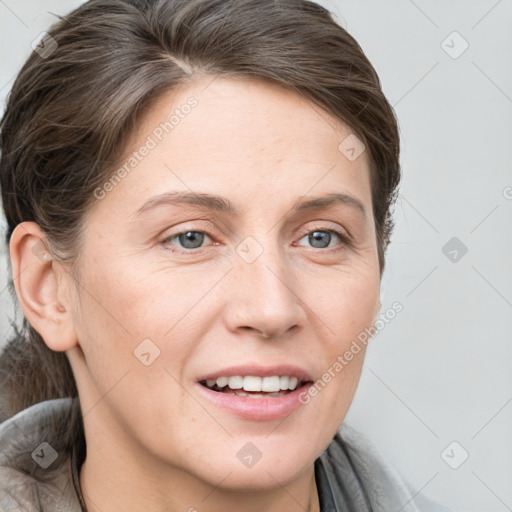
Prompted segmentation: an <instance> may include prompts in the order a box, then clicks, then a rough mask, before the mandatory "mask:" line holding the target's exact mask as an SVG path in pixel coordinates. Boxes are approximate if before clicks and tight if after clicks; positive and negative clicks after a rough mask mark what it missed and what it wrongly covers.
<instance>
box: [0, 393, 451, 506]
mask: <svg viewBox="0 0 512 512" xmlns="http://www.w3.org/2000/svg"><path fill="white" fill-rule="evenodd" d="M73 408H79V404H78V401H77V400H76V399H70V398H69V399H58V400H49V401H47V402H42V403H39V404H36V405H34V406H32V407H29V408H28V409H25V410H24V411H21V412H20V413H18V414H17V415H16V416H14V417H13V418H11V419H9V420H7V421H5V422H4V423H2V424H0V512H14V511H16V512H19V511H24V512H36V511H37V512H42V511H44V512H61V511H62V512H63V511H66V512H83V511H85V510H86V508H85V504H84V502H83V498H82V495H81V492H80V485H79V478H78V475H79V458H77V453H76V450H75V449H74V447H71V449H70V448H69V447H67V446H66V445H65V444H64V443H63V441H62V439H59V438H57V439H49V438H48V435H49V434H48V433H49V432H50V431H51V430H50V425H55V422H57V423H58V424H60V426H61V427H62V428H64V429H65V428H66V424H69V423H66V422H67V421H68V420H69V418H70V413H71V412H73ZM75 412H76V409H75ZM315 478H316V483H317V488H318V494H319V498H320V505H321V510H322V512H399V511H400V512H450V511H449V510H448V509H446V508H444V507H442V506H441V505H439V504H438V503H435V502H433V501H431V500H429V499H427V498H426V497H425V496H421V495H420V494H418V493H416V492H414V491H413V490H412V489H411V487H410V486H409V485H407V484H406V482H405V481H404V480H403V479H402V478H400V476H399V475H398V474H397V472H396V471H395V470H394V469H393V468H392V466H390V465H389V464H387V463H386V462H384V460H383V459H382V458H381V457H380V456H379V454H378V453H377V452H376V451H375V449H374V448H373V446H372V445H371V444H370V443H369V442H368V441H367V440H366V439H364V437H362V436H361V434H359V433H358V432H357V431H355V430H354V429H352V428H351V427H349V426H348V425H346V424H345V423H344V424H343V425H342V426H341V428H340V431H339V432H338V433H337V434H336V436H335V437H334V439H333V440H332V442H331V443H330V444H329V446H328V447H327V449H326V450H325V451H324V452H323V453H322V454H321V455H320V457H319V458H318V459H317V460H316V461H315Z"/></svg>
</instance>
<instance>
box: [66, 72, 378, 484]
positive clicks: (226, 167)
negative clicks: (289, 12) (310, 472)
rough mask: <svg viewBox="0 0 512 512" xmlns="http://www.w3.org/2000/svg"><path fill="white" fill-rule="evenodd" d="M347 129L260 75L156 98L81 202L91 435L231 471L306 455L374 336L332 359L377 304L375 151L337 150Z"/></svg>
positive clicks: (322, 435)
mask: <svg viewBox="0 0 512 512" xmlns="http://www.w3.org/2000/svg"><path fill="white" fill-rule="evenodd" d="M210 82H211V83H210ZM209 83H210V85H208V84H209ZM186 105H189V107H186ZM169 115H174V117H173V118H169ZM169 119H171V121H170V123H169ZM166 121H167V122H168V124H167V125H165V122H166ZM350 133H351V132H350V129H349V128H348V127H346V126H345V125H343V124H342V123H341V122H340V121H339V120H336V119H335V118H334V117H331V116H330V115H328V114H327V113H325V112H324V111H322V110H321V109H320V108H319V107H316V106H313V105H311V104H310V103H308V102H307V101H306V100H305V99H304V98H301V97H300V96H298V95H295V94H293V93H291V92H289V91H287V90H285V89H282V88H280V87H277V86H275V85H271V84H266V83H263V82H259V81H254V80H249V79H236V80H235V79H232V78H216V79H215V80H214V81H213V82H212V81H211V77H210V78H209V79H207V80H206V79H205V80H198V81H197V82H196V83H194V84H193V85H187V86H186V87H182V88H181V89H176V90H174V91H172V92H171V93H167V94H165V95H164V96H162V97H160V98H159V100H158V101H157V102H156V103H155V104H154V105H153V106H152V108H151V109H150V110H149V111H148V112H147V114H146V115H145V117H144V119H143V120H142V122H141V125H140V127H139V129H138V131H137V133H136V134H135V135H134V136H133V137H132V138H131V139H130V141H129V144H128V147H127V151H126V159H125V160H124V161H123V162H121V163H120V165H119V166H118V168H119V169H121V168H122V167H123V165H124V164H125V163H126V164H127V165H126V166H125V168H124V169H125V172H122V171H120V172H118V174H117V177H118V178H119V179H116V180H115V181H114V180H111V181H110V182H109V183H107V184H106V185H105V187H103V188H102V189H101V191H99V190H97V193H96V195H97V197H98V199H97V201H96V203H95V204H94V206H93V208H92V209H90V211H89V212H88V214H87V215H86V217H85V221H86V229H85V233H84V235H85V236H84V250H83V251H82V253H81V255H80V260H79V269H80V275H79V282H80V285H81V286H80V297H77V298H76V300H74V301H73V304H74V305H73V308H74V309H73V312H72V315H73V322H74V329H75V332H76V337H77V340H78V344H79V347H80V354H81V356H80V358H76V357H75V358H74V359H73V360H72V363H73V370H74V371H75V374H76V377H77V380H78V385H79V390H80V394H81V401H82V408H83V412H84V420H85V425H86V434H88V435H91V436H93V435H94V436H95V434H96V433H97V432H95V431H99V430H101V435H100V436H95V439H96V440H95V441H94V442H95V443H104V445H105V446H104V449H106V450H111V449H114V448H112V447H113V446H122V447H123V450H124V453H128V452H131V453H132V456H133V457H136V459H135V460H140V461H141V463H142V462H143V463H144V464H150V465H153V466H154V465H155V464H159V465H161V466H162V467H166V466H172V467H175V468H181V469H182V470H183V471H185V472H187V473H188V474H191V475H195V476H197V477H199V478H201V479H202V480H203V481H206V482H209V483H211V484H212V485H218V482H219V480H220V479H221V477H222V476H225V475H227V474H228V473H230V478H229V485H230V486H233V487H236V488H245V487H247V488H254V487H255V486H258V487H261V488H263V487H265V486H268V487H270V486H275V485H276V484H275V482H276V480H277V481H279V482H281V483H282V484H283V485H285V484H286V482H289V481H291V480H292V479H293V478H296V477H297V476H298V475H300V474H301V472H304V471H305V469H306V468H308V467H311V464H312V463H313V462H314V460H315V458H317V457H318V456H319V455H320V453H321V452H322V451H323V450H324V449H325V447H326V446H327V445H328V444H329V442H330V441H331V439H332V438H333V436H334V434H335V432H336V429H337V428H338V427H339V426H340V424H341V423H342V421H343V419H344V417H345V414H346V412H347V410H348V408H349V405H350V403H351V401H352V399H353V396H354V393H355V390H356V387H357V384H358V381H359V377H360V373H361V367H362V363H363V359H364V349H363V350H361V351H360V352H359V353H358V354H357V355H355V356H354V358H353V359H352V360H351V361H350V363H349V364H347V365H345V366H343V369H342V370H339V369H338V371H336V370H334V371H333V368H334V366H335V363H336V361H337V360H338V357H339V356H343V354H344V353H345V352H346V351H347V350H348V349H349V347H350V345H351V343H352V342H353V340H355V339H356V338H357V336H358V334H359V333H361V332H362V331H364V329H365V328H366V327H368V326H369V325H371V323H372V322H373V321H374V319H375V316H376V315H377V313H378V309H379V306H380V303H379V265H378V256H377V245H376V236H375V229H374V218H373V214H372V205H371V192H370V179H369V168H368V160H367V155H366V153H364V152H363V153H362V154H361V155H360V156H359V157H358V158H357V159H355V160H354V159H353V158H352V159H348V158H347V157H346V156H345V154H343V153H342V152H341V151H340V150H339V149H338V146H339V145H340V143H341V142H342V141H344V140H345V139H346V137H347V136H348V135H349V134H350ZM144 147H145V148H146V149H143V148H144ZM134 152H137V155H138V156H137V155H135V156H134ZM130 158H135V160H130ZM178 194H182V195H183V197H181V199H180V197H179V195H178ZM213 196H215V198H213ZM319 198H324V200H323V201H320V200H318V199H319ZM325 198H330V200H325ZM262 333H263V334H265V335H266V337H264V336H262ZM329 369H331V378H330V379H328V380H329V382H324V384H323V386H318V388H319V391H318V392H317V393H316V394H315V396H311V395H305V392H306V391H307V390H308V389H309V388H310V387H311V386H312V384H313V383H314V382H316V381H322V376H323V375H324V373H325V372H327V371H328V370H329ZM262 377H266V378H262ZM217 379H218V380H217ZM296 381H298V383H297V382H296ZM324 381H327V379H324ZM295 385H297V386H299V388H298V389H297V390H295V391H291V390H287V391H278V390H280V389H282V388H286V387H290V388H294V386H295ZM208 386H209V387H210V388H213V389H209V388H208ZM240 386H242V388H241V389H240ZM261 386H263V388H262V387H261ZM237 388H238V390H237ZM233 393H235V394H233ZM244 395H245V396H244ZM306 396H308V397H309V399H308V400H305V399H304V397H306ZM301 398H302V399H301ZM306 402H307V403H306ZM98 439H101V441H98ZM297 446H300V447H301V449H300V450H297V448H296V447H297ZM132 460H133V459H132ZM254 461H256V463H254Z"/></svg>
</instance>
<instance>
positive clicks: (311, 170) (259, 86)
mask: <svg viewBox="0 0 512 512" xmlns="http://www.w3.org/2000/svg"><path fill="white" fill-rule="evenodd" d="M351 137H353V134H351V129H350V128H349V127H348V126H347V125H345V124H344V123H343V122H342V121H341V120H339V119H337V118H335V117H334V116H332V115H330V114H328V113H327V112H325V111H324V110H322V109H321V108H320V107H319V106H317V105H314V104H312V103H311V102H310V101H308V100H307V99H306V98H304V97H302V96H300V95H299V94H296V93H294V92H292V91H290V90H288V89H285V88H283V87H282V86H278V85H275V84H272V83H268V82H265V81H262V80H252V79H248V78H245V77H244V78H240V77H237V78H227V77H213V78H212V77H211V76H210V77H202V78H201V79H197V81H196V82H194V83H192V84H187V85H182V86H179V87H178V88H175V89H173V90H172V91H168V92H166V93H163V94H162V95H161V96H160V97H159V98H157V99H156V101H154V102H153V104H152V105H151V107H150V108H149V109H148V110H147V111H146V113H145V115H144V116H143V117H142V118H141V119H140V123H139V125H138V127H137V129H136V131H135V132H134V133H133V134H132V136H131V137H130V140H129V141H128V143H127V146H126V151H125V154H124V156H123V158H122V161H121V162H119V163H118V167H117V168H118V169H122V168H123V169H124V172H123V173H122V174H123V179H121V180H117V183H116V185H115V187H113V188H114V190H113V191H112V192H109V194H108V196H109V197H110V200H115V199H116V197H117V199H118V200H121V199H122V200H123V203H125V204H131V203H133V204H131V206H133V207H135V206H136V205H135V203H136V202H137V201H139V200H140V198H141V197H144V196H145V197H147V196H149V195H153V194H155V193H166V192H169V191H172V190H178V191H182V192H184V191H187V190H188V191H189V192H192V193H194V192H209V193H212V194H217V195H224V196H229V194H230V191H231V192H232V193H234V194H239V195H243V196H244V201H250V200H251V199H254V198H256V197H257V196H258V197H261V198H265V200H266V201H269V199H271V200H273V201H277V200H279V199H282V200H287V198H288V196H289V198H290V200H293V201H296V200H297V198H298V196H301V195H306V194H308V193H309V192H311V193H313V192H317V193H318V194H324V193H331V192H339V193H343V192H347V191H349V190H352V191H355V192H356V193H357V195H359V197H360V199H361V201H363V202H364V201H365V200H367V199H368V198H369V197H370V196H369V191H370V187H369V169H368V161H367V155H366V153H365V152H362V153H361V154H360V155H358V157H357V158H355V159H350V158H347V155H346V153H344V152H343V150H344V145H346V141H350V140H351ZM142 153H143V155H142ZM334 187H337V188H336V189H334ZM313 189H314V190H313ZM283 192H284V193H285V195H284V196H283ZM255 193H256V194H255ZM311 193H309V194H308V195H311ZM273 194H275V195H273ZM235 202H236V201H235ZM139 206H140V205H139Z"/></svg>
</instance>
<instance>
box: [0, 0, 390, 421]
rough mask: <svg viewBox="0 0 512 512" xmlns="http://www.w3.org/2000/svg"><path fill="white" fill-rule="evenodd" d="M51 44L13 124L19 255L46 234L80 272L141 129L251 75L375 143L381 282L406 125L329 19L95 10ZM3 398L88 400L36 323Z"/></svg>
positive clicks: (6, 371)
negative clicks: (208, 80) (96, 208)
mask: <svg viewBox="0 0 512 512" xmlns="http://www.w3.org/2000/svg"><path fill="white" fill-rule="evenodd" d="M49 35H50V36H51V38H53V40H54V41H55V43H53V42H52V41H51V39H49V38H47V39H46V41H45V43H46V45H45V48H46V50H45V51H48V53H49V52H50V50H51V49H52V48H53V50H51V53H50V54H49V55H47V54H45V53H44V52H41V51H39V52H38V51H34V52H32V54H31V55H30V57H29V58H28V60H27V62H26V63H25V65H24V66H23V68H22V69H21V71H20V73H19V74H18V76H17V78H16V81H15V82H14V85H13V87H12V90H11V93H10V95H9V97H8V101H7V107H6V111H5V114H4V116H3V119H2V121H1V124H0V130H1V132H0V150H1V159H0V186H1V190H2V200H3V208H4V212H5V216H6V219H7V224H8V233H7V243H9V240H10V235H11V234H12V231H13V230H14V228H15V226H16V225H17V224H19V223H20V222H23V221H34V222H36V223H37V224H39V225H40V226H41V228H42V229H43V231H44V232H45V235H46V237H47V243H48V244H49V245H50V247H51V248H52V252H53V253H54V254H55V255H58V258H59V259H61V260H66V261H69V263H70V264H71V268H72V269H73V270H75V269H74V267H73V263H74V262H75V261H76V259H77V256H78V255H79V254H80V243H81V242H80V241H81V233H82V232H83V229H82V228H83V216H84V212H86V211H87V210H88V208H89V207H90V206H91V205H92V204H93V203H94V201H96V200H97V199H96V197H95V195H94V193H93V191H94V190H95V189H96V188H97V187H98V186H101V185H102V184H103V183H104V182H105V180H106V179H107V178H108V176H109V175H110V174H111V173H112V170H113V169H114V168H115V165H116V162H117V161H118V160H119V158H120V157H121V155H122V152H123V150H124V149H125V147H124V146H125V144H126V141H127V139H128V137H129V136H130V134H132V133H133V132H134V129H135V127H136V126H137V121H138V120H139V116H140V115H142V114H143V113H144V111H146V110H147V109H148V108H150V106H151V104H152V103H153V102H154V101H155V100H156V99H157V98H158V97H159V95H160V94H161V93H163V92H164V91H168V90H170V89H172V88H174V87H176V86H177V85H181V84H187V83H188V82H190V81H191V80H192V79H193V77H194V76H195V75H197V74H198V73H201V74H209V75H212V77H213V76H214V75H215V74H222V75H225V76H246V77H254V78H258V79H263V80H268V81H271V82H273V83H276V84H280V85H282V86H284V87H286V88H288V89H289V90H291V91H293V92H296V93H298V94H300V95H302V96H303V97H305V98H306V99H308V100H310V101H311V102H313V103H314V104H315V105H317V106H318V107H320V108H321V109H322V110H323V111H325V112H328V113H329V114H331V115H333V116H335V117H337V118H339V119H341V120H342V121H344V122H345V123H346V124H347V125H348V126H350V127H351V130H352V131H353V133H355V134H356V135H357V137H358V138H359V139H360V140H361V141H362V142H363V143H364V144H365V146H366V149H367V151H368V156H369V159H370V173H371V187H372V206H373V213H374V218H375V227H376V233H377V246H378V255H379V263H380V271H381V275H382V271H383V268H384V255H385V250H386V247H387V245H388V243H389V237H390V234H391V231H392V228H393V222H392V216H391V210H392V205H393V204H394V201H395V199H396V194H397V187H398V184H399V181H400V165H399V131H398V125H397V121H396V118H395V114H394V111H393V109H392V107H391V106H390V104H389V102H388V101H387V99H386V98H385V96H384V94H383V92H382V89H381V84H380V81H379V78H378V76H377V74H376V72H375V70H374V68H373V67H372V65H371V64H370V62H369V61H368V59H367V58H366V56H365V55H364V53H363V51H362V49H361V47H360V46H359V44H358V43H357V42H356V41H355V40H354V39H353V37H352V36H350V35H349V34H348V33H347V32H346V31H345V30H344V29H343V28H342V27H341V26H339V25H338V24H337V23H336V22H335V21H334V19H333V18H332V17H331V15H330V13H329V12H328V11H327V10H326V9H324V8H323V7H321V6H319V5H317V4H315V3H313V2H311V1H308V0H250V1H247V0H245V1H239V0H90V1H89V2H86V3H85V4H83V5H82V6H80V7H79V8H78V9H76V10H75V11H73V12H72V13H70V14H69V15H67V16H66V17H60V19H59V21H58V22H57V23H55V24H54V25H53V26H52V27H51V29H50V30H49ZM55 44H56V46H55ZM9 286H10V291H11V295H12V296H13V300H16V294H15V291H14V284H13V281H12V280H10V283H9ZM0 385H1V386H0V387H1V389H3V394H4V396H3V400H2V402H1V403H0V406H1V407H2V408H3V416H4V418H5V417H8V416H11V415H13V414H14V413H16V412H18V411H19V410H22V409H23V408H25V407H28V406H29V405H31V404H33V403H36V402H39V401H43V400H47V399H51V398H57V397H66V396H76V395H77V390H76V385H75V382H74V378H73V374H72V372H71V369H70V366H69V363H68V360H67V357H66V355H65V353H57V352H53V351H51V350H50V349H48V348H47V347H46V345H45V344H44V342H43V340H42V339H41V337H40V335H39V334H38V333H37V332H36V331H35V329H34V328H32V327H31V326H30V324H29V323H28V322H27V320H26V319H25V318H24V319H23V325H22V327H21V329H20V330H16V333H15V336H14V338H13V339H12V340H11V341H10V342H9V343H8V345H7V347H6V349H5V351H4V354H3V356H2V357H1V358H0ZM0 419H2V418H0Z"/></svg>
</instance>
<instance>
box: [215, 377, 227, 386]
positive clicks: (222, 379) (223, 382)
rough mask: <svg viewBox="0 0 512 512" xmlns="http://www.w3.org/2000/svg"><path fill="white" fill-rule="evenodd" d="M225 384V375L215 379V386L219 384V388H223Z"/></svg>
mask: <svg viewBox="0 0 512 512" xmlns="http://www.w3.org/2000/svg"><path fill="white" fill-rule="evenodd" d="M227 385H228V378H227V377H219V378H218V379H217V386H219V388H223V387H224V386H227Z"/></svg>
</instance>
